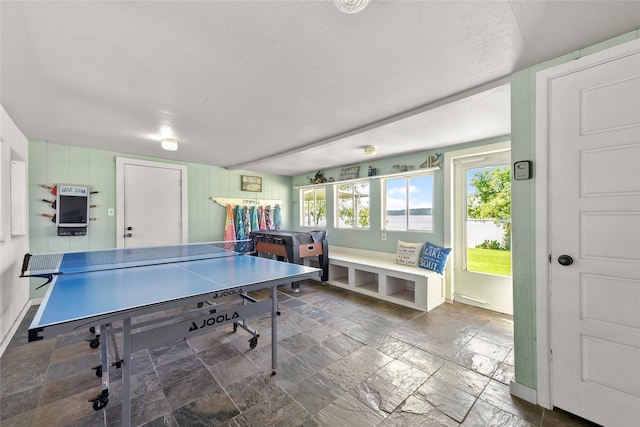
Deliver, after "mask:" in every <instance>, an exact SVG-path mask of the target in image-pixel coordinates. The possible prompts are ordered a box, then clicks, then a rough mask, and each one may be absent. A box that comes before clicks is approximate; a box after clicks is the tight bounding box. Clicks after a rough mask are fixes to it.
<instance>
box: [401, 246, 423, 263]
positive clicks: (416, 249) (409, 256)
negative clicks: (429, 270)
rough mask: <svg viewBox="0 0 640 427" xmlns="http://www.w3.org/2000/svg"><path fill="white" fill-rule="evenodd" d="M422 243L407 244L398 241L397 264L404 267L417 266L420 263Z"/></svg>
mask: <svg viewBox="0 0 640 427" xmlns="http://www.w3.org/2000/svg"><path fill="white" fill-rule="evenodd" d="M421 252H422V243H407V242H403V241H402V240H398V251H397V252H396V263H397V264H403V265H413V266H417V265H418V263H419V262H420V254H421Z"/></svg>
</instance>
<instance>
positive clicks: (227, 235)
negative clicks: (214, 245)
mask: <svg viewBox="0 0 640 427" xmlns="http://www.w3.org/2000/svg"><path fill="white" fill-rule="evenodd" d="M224 240H227V241H233V240H236V228H235V224H234V223H233V208H232V207H231V205H227V219H226V220H225V226H224ZM231 246H233V244H231V245H229V246H227V245H225V248H227V249H230V248H231Z"/></svg>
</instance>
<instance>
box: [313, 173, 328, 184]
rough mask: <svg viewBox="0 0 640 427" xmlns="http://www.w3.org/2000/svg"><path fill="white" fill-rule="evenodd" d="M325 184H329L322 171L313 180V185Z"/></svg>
mask: <svg viewBox="0 0 640 427" xmlns="http://www.w3.org/2000/svg"><path fill="white" fill-rule="evenodd" d="M325 182H327V178H325V177H324V175H323V174H322V171H318V172H316V176H314V177H313V179H312V180H311V183H312V184H324V183H325Z"/></svg>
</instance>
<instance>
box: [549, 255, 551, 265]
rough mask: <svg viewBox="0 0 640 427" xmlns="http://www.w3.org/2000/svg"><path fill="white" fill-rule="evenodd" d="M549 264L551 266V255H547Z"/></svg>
mask: <svg viewBox="0 0 640 427" xmlns="http://www.w3.org/2000/svg"><path fill="white" fill-rule="evenodd" d="M549 264H551V254H549Z"/></svg>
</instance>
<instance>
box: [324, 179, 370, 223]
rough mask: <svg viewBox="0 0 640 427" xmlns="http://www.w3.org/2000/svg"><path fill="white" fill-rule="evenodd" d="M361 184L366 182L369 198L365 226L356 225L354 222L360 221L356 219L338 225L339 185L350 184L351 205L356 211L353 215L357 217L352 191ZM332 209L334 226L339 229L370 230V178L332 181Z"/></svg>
mask: <svg viewBox="0 0 640 427" xmlns="http://www.w3.org/2000/svg"><path fill="white" fill-rule="evenodd" d="M362 184H366V185H367V187H368V188H367V190H368V191H367V197H368V198H369V203H368V204H367V207H368V208H369V214H368V225H367V226H366V227H360V226H356V224H358V223H359V222H360V221H359V220H356V221H354V224H353V225H351V226H342V225H340V207H339V203H340V197H339V194H338V193H339V191H340V187H341V186H343V185H348V186H351V188H352V192H351V202H352V203H353V207H354V210H355V211H356V214H355V215H354V217H359V215H358V213H357V212H359V211H358V209H356V202H355V196H354V191H353V189H354V188H355V186H356V185H362ZM333 197H334V200H333V211H334V228H336V229H339V230H371V203H370V201H371V180H370V179H368V178H365V179H350V180H348V181H344V182H334V183H333Z"/></svg>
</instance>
